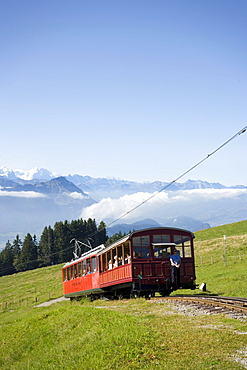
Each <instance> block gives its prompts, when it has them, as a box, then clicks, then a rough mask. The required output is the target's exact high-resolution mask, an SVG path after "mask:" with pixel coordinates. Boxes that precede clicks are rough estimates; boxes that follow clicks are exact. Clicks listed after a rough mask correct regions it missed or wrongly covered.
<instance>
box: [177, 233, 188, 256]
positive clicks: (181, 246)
mask: <svg viewBox="0 0 247 370" xmlns="http://www.w3.org/2000/svg"><path fill="white" fill-rule="evenodd" d="M174 243H175V244H176V249H177V251H178V252H179V253H180V255H181V257H192V253H191V238H190V237H189V236H186V235H174Z"/></svg>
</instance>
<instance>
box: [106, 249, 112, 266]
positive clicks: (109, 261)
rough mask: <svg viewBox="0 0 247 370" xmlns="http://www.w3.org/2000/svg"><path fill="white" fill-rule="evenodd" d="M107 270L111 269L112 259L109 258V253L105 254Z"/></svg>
mask: <svg viewBox="0 0 247 370" xmlns="http://www.w3.org/2000/svg"><path fill="white" fill-rule="evenodd" d="M107 265H108V266H107V269H108V270H111V269H112V257H111V251H109V252H107Z"/></svg>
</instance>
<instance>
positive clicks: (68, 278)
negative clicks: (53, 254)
mask: <svg viewBox="0 0 247 370" xmlns="http://www.w3.org/2000/svg"><path fill="white" fill-rule="evenodd" d="M67 280H70V268H69V267H68V268H67Z"/></svg>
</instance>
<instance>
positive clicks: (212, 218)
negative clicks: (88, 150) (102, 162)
mask: <svg viewBox="0 0 247 370" xmlns="http://www.w3.org/2000/svg"><path fill="white" fill-rule="evenodd" d="M168 184H169V183H166V182H161V181H154V182H146V183H138V182H134V181H126V180H119V179H114V178H112V179H108V178H92V177H90V176H82V175H78V174H76V175H67V176H64V177H61V176H59V175H58V174H57V173H54V172H50V171H48V170H46V169H44V168H41V169H39V168H37V167H36V168H33V169H31V170H29V171H25V170H11V169H8V168H6V167H4V166H3V167H1V168H0V248H1V247H3V246H4V244H5V243H6V242H7V241H8V239H10V240H13V239H14V238H15V236H16V235H17V234H19V235H20V236H21V237H23V235H26V234H27V233H33V234H36V235H37V236H38V237H39V236H40V234H41V232H42V230H43V228H44V227H45V226H49V225H51V226H53V225H54V224H55V222H58V221H64V220H72V219H79V218H83V219H88V218H89V217H91V218H95V219H96V220H97V221H98V220H100V221H101V220H102V221H105V222H106V224H107V223H108V222H109V223H111V221H113V220H114V219H117V218H118V217H119V215H123V214H124V213H125V212H126V211H129V210H130V209H131V208H132V207H133V208H134V207H135V206H136V205H138V204H141V203H142V202H143V201H145V199H147V198H148V197H150V194H154V193H157V194H159V195H158V196H157V197H155V198H153V199H152V201H150V202H148V204H147V205H145V206H143V207H140V208H138V210H137V211H135V212H134V213H133V214H132V213H131V214H130V216H131V217H127V219H124V220H123V222H124V223H126V225H127V226H125V225H116V226H115V227H113V228H112V229H111V230H109V235H110V233H112V232H114V231H115V230H117V229H118V228H119V227H120V226H121V230H122V229H123V230H125V229H124V228H125V227H126V229H128V231H129V228H131V227H130V225H132V224H134V227H135V228H136V227H137V226H138V225H139V224H138V225H136V224H135V223H136V222H137V223H140V220H147V219H149V220H150V219H151V220H152V222H154V223H155V222H157V223H158V224H161V225H163V226H174V227H183V228H185V229H189V230H192V231H196V230H199V229H202V228H205V227H210V226H217V225H222V224H227V223H232V222H237V221H241V220H244V219H247V187H246V186H242V185H236V186H234V187H231V188H228V187H226V186H224V185H222V184H220V183H210V182H207V181H202V180H197V181H195V180H188V181H186V182H184V183H172V185H171V186H169V187H167V185H168ZM161 189H165V192H163V191H162V192H160V190H161ZM144 203H145V202H144ZM128 213H130V212H128ZM132 215H133V217H132ZM141 225H142V226H143V222H141ZM139 226H140V225H139ZM139 226H138V227H139ZM150 226H152V225H151V224H150ZM147 227H148V225H147ZM119 230H120V228H119ZM119 230H117V232H118V231H119Z"/></svg>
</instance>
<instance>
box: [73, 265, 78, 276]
mask: <svg viewBox="0 0 247 370" xmlns="http://www.w3.org/2000/svg"><path fill="white" fill-rule="evenodd" d="M77 267H78V266H77V265H74V277H75V278H77V276H78V275H77Z"/></svg>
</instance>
